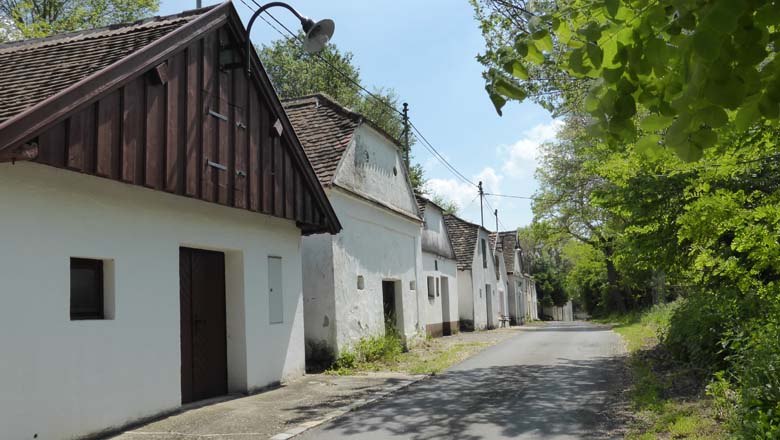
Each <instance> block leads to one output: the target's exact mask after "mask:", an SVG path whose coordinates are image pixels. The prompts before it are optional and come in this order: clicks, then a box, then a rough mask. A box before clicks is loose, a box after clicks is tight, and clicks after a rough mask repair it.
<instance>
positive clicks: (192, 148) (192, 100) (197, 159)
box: [184, 40, 203, 197]
mask: <svg viewBox="0 0 780 440" xmlns="http://www.w3.org/2000/svg"><path fill="white" fill-rule="evenodd" d="M202 48H203V41H202V40H199V41H197V42H196V43H195V44H192V45H191V46H190V47H188V48H187V98H186V103H187V110H186V111H187V122H186V126H187V148H186V153H185V155H186V156H187V158H186V174H187V177H186V179H185V180H186V184H185V190H184V193H185V194H186V195H188V196H190V197H198V196H199V195H200V179H201V163H202V159H201V142H202V141H201V137H202V133H203V129H202V123H203V112H202V110H203V103H202V99H203V93H202V91H203V67H202V62H203V57H202V53H203V52H202Z"/></svg>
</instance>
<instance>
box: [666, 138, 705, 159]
mask: <svg viewBox="0 0 780 440" xmlns="http://www.w3.org/2000/svg"><path fill="white" fill-rule="evenodd" d="M672 149H673V150H674V152H675V153H677V156H678V157H679V158H680V159H682V160H684V161H686V162H696V161H697V160H699V159H701V157H702V156H703V155H704V151H703V150H702V149H701V147H699V146H698V145H695V144H692V143H690V142H683V143H680V144H677V145H674V146H672Z"/></svg>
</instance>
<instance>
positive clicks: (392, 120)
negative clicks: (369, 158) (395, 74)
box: [258, 38, 425, 192]
mask: <svg viewBox="0 0 780 440" xmlns="http://www.w3.org/2000/svg"><path fill="white" fill-rule="evenodd" d="M258 54H259V56H260V60H261V61H262V62H263V67H265V70H266V71H267V72H268V76H269V77H270V78H271V82H272V83H273V85H274V88H275V89H276V92H277V93H278V94H279V96H281V97H282V98H284V99H286V98H296V97H299V96H305V95H311V94H314V93H325V94H326V95H328V96H330V97H331V98H333V99H335V100H336V101H338V102H339V103H340V104H342V105H344V106H345V107H347V108H350V109H352V110H354V111H356V112H358V113H360V114H362V115H363V116H365V117H366V118H367V119H369V120H370V121H371V122H373V123H374V124H376V125H377V126H378V127H379V128H381V129H382V130H384V131H385V132H387V134H389V135H390V136H392V137H393V138H395V139H398V140H399V141H400V142H401V143H402V144H403V135H404V125H403V122H402V121H401V119H400V117H399V115H398V113H397V112H396V111H395V110H394V109H397V108H399V99H398V95H397V94H396V92H395V91H394V90H393V89H387V88H378V89H374V90H373V92H372V94H373V95H374V96H375V97H377V98H378V99H375V98H374V97H371V96H364V95H363V94H361V91H360V89H359V88H358V87H357V86H356V85H355V84H361V85H362V81H361V79H360V69H359V68H358V67H357V66H355V64H354V63H353V61H352V53H351V52H341V51H340V50H339V48H338V47H336V46H335V45H333V44H328V45H327V46H326V47H325V49H324V50H323V51H322V52H320V53H319V54H317V55H312V54H308V53H306V52H305V51H304V50H303V47H302V46H301V44H300V42H299V41H298V40H296V39H292V38H289V39H288V38H281V39H278V40H275V41H273V42H271V43H270V44H268V45H263V46H262V48H260V50H259V51H258ZM320 57H321V58H322V59H324V60H325V61H322V60H321V59H320ZM414 142H415V139H414V136H413V135H410V136H409V143H410V147H411V146H412V145H414ZM409 180H410V181H411V184H412V188H414V190H415V191H418V192H422V190H423V187H424V186H425V177H424V174H423V169H422V166H420V165H419V164H410V167H409Z"/></svg>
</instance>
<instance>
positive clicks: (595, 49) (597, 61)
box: [585, 43, 604, 69]
mask: <svg viewBox="0 0 780 440" xmlns="http://www.w3.org/2000/svg"><path fill="white" fill-rule="evenodd" d="M585 49H586V50H587V52H588V59H589V60H590V62H591V64H593V67H594V68H596V69H601V62H602V61H603V60H604V51H603V50H601V48H600V47H599V46H598V45H597V44H596V43H588V45H587V46H586V47H585Z"/></svg>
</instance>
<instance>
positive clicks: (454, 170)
mask: <svg viewBox="0 0 780 440" xmlns="http://www.w3.org/2000/svg"><path fill="white" fill-rule="evenodd" d="M251 1H252V3H254V4H255V5H256V6H257V7H258V8H259V7H260V4H258V2H257V1H256V0H251ZM241 2H242V3H243V4H244V6H246V7H247V8H248V9H249V10H250V11H251V10H252V8H251V7H250V6H249V5H248V4H247V3H246V2H245V1H244V0H241ZM265 13H266V14H268V16H269V17H271V19H272V20H273V21H275V22H276V23H277V24H278V25H279V26H281V27H282V28H283V29H284V30H285V31H287V33H288V34H290V36H291V38H290V37H287V36H286V35H285V34H284V33H283V32H282V31H281V30H279V28H277V27H276V26H275V25H274V24H273V23H271V22H270V21H268V20H267V19H266V18H265V17H263V15H262V14H261V15H260V18H261V19H262V20H263V21H264V22H265V23H266V24H268V25H269V26H270V27H271V28H272V29H273V30H275V31H276V32H277V33H279V35H281V36H282V37H283V38H285V39H286V40H287V41H291V40H292V39H295V40H297V41H299V42H302V41H301V39H300V38H299V36H298V35H297V34H295V33H294V32H293V31H292V30H290V28H288V27H287V26H286V25H285V24H284V23H282V22H281V21H279V20H278V19H277V18H276V17H275V16H274V15H273V14H271V13H270V12H268V11H265ZM314 57H315V59H316V60H318V61H320V62H322V63H324V64H325V65H327V66H328V67H329V68H331V69H332V70H334V71H335V72H336V73H338V74H339V75H340V76H341V77H342V78H343V79H344V80H346V81H348V82H349V83H351V84H352V85H353V86H354V87H356V88H357V89H358V91H359V92H362V93H364V94H366V95H367V96H369V97H370V98H372V99H374V100H375V101H377V102H379V103H381V104H382V105H383V106H385V107H386V108H387V109H389V110H391V111H392V112H394V113H395V114H398V115H400V116H403V113H402V112H401V111H400V110H398V109H396V108H395V107H393V106H392V105H390V104H388V103H387V102H386V101H385V100H383V99H382V98H381V97H379V96H378V95H376V94H375V93H372V92H371V91H369V90H368V89H366V88H365V87H363V85H361V84H360V83H358V82H357V81H355V80H354V79H352V78H351V77H350V76H349V75H347V74H346V73H344V72H343V71H342V70H341V69H339V68H338V67H337V66H335V65H333V63H331V62H330V61H328V60H327V59H326V58H325V57H323V56H322V55H320V54H314ZM410 126H411V127H412V129H413V130H414V131H415V133H416V134H417V136H418V137H419V139H420V140H421V141H422V145H423V147H424V148H425V149H426V150H428V152H429V153H430V154H431V155H432V156H433V157H434V158H436V159H437V160H438V161H439V162H441V163H442V164H443V165H444V166H445V168H446V169H447V170H448V171H450V172H451V173H452V174H453V175H455V177H457V178H458V179H460V180H461V181H463V182H464V183H467V184H469V185H471V186H474V187H476V186H477V185H476V184H475V183H474V182H473V181H471V180H470V179H469V178H468V177H466V176H465V175H464V174H463V173H461V172H460V171H458V169H457V168H455V167H454V166H453V165H452V164H451V163H449V161H447V159H445V158H444V155H442V154H441V153H439V151H438V150H437V149H436V147H434V146H433V144H432V143H431V142H430V141H428V139H427V138H426V137H425V135H423V134H422V132H421V131H420V129H418V128H417V126H415V125H414V123H412V122H410Z"/></svg>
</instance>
